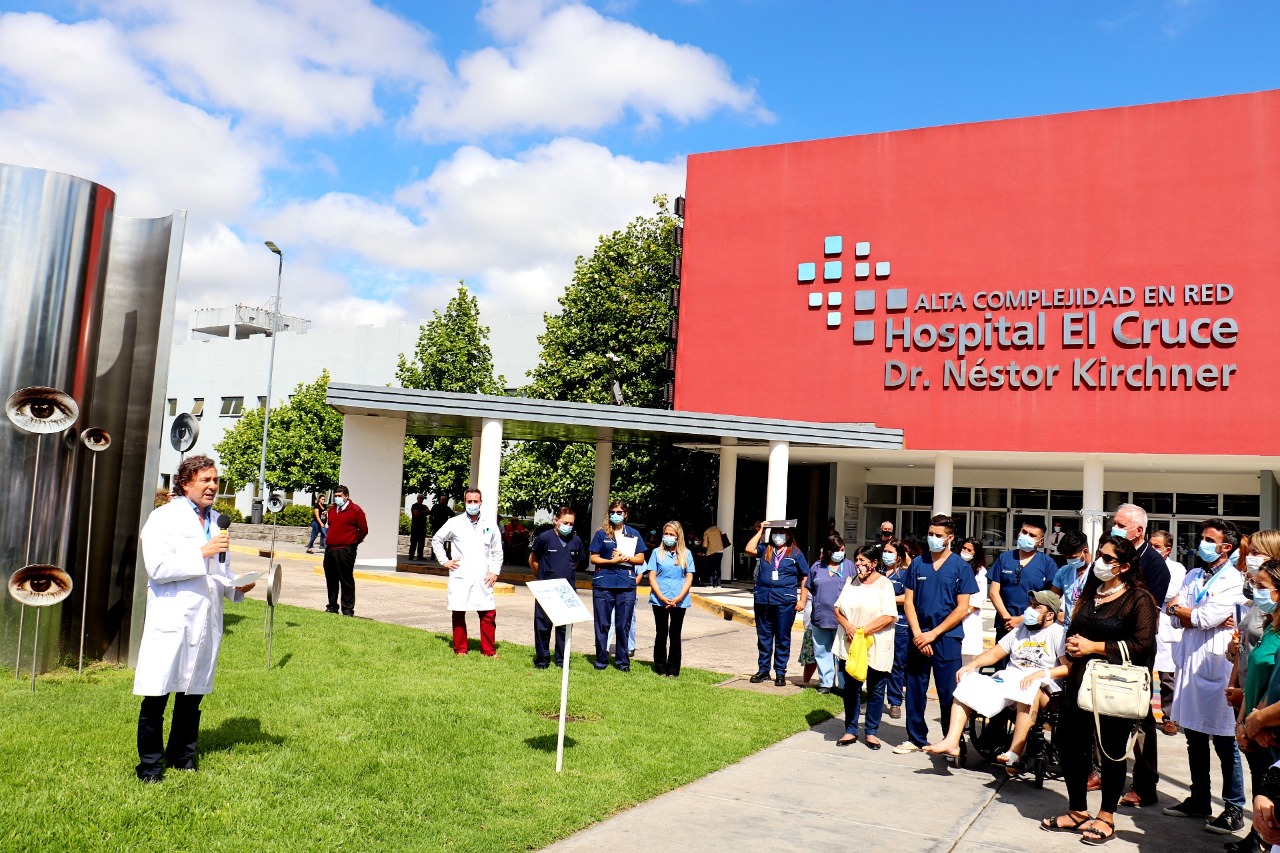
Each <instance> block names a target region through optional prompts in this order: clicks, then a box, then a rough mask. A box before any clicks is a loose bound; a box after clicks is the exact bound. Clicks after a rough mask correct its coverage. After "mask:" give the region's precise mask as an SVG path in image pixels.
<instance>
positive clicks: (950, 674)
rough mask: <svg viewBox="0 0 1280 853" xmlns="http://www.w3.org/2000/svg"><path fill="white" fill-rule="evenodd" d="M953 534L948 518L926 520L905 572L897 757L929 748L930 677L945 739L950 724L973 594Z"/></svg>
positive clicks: (974, 589)
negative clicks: (921, 546)
mask: <svg viewBox="0 0 1280 853" xmlns="http://www.w3.org/2000/svg"><path fill="white" fill-rule="evenodd" d="M955 531H956V526H955V521H954V520H952V518H951V516H949V515H935V516H934V517H933V518H931V519H930V520H929V535H928V538H927V541H928V552H927V553H925V554H921V555H920V556H919V557H916V558H915V559H914V560H912V561H911V565H910V567H909V568H908V569H907V581H906V601H905V609H906V612H907V624H908V625H910V628H911V646H910V648H909V649H908V650H907V678H906V682H907V683H906V688H907V739H906V740H905V741H903V742H902V743H901V744H899V745H898V746H897V747H896V748H895V749H894V750H893V751H894V752H895V753H898V754H902V753H907V752H917V751H919V750H920V748H921V747H923V746H924V745H925V744H927V743H929V727H928V725H927V724H926V723H925V720H924V712H925V706H926V705H927V704H928V701H929V697H928V690H929V673H930V672H932V673H933V684H934V687H935V688H936V689H937V691H938V705H939V706H941V712H942V733H943V735H944V736H945V735H946V733H947V726H948V723H949V722H950V720H951V696H952V694H953V693H954V692H955V687H956V672H957V671H959V669H960V665H961V659H960V646H961V642H962V641H963V640H964V627H963V625H962V623H963V622H964V617H965V616H966V615H968V613H969V596H971V595H975V594H976V593H977V592H978V583H977V581H976V580H975V579H974V577H973V570H972V569H970V568H969V565H968V563H966V562H965V561H964V560H962V559H960V557H959V556H958V555H957V554H955V553H954V552H952V550H951V541H952V540H953V539H954V538H955Z"/></svg>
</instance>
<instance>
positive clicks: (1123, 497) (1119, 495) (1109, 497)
mask: <svg viewBox="0 0 1280 853" xmlns="http://www.w3.org/2000/svg"><path fill="white" fill-rule="evenodd" d="M1127 503H1129V493H1128V492H1103V493H1102V506H1101V507H1092V506H1091V507H1089V509H1103V510H1106V511H1107V512H1115V511H1116V507H1118V506H1120V504H1127Z"/></svg>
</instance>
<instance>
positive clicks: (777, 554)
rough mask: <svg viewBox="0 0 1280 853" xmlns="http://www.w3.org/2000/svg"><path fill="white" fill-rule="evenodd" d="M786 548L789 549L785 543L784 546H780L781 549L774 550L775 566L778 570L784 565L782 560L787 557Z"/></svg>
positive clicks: (775, 569)
mask: <svg viewBox="0 0 1280 853" xmlns="http://www.w3.org/2000/svg"><path fill="white" fill-rule="evenodd" d="M786 550H787V549H786V546H785V545H784V546H783V547H781V548H779V549H777V550H776V551H774V552H773V568H774V571H777V570H778V569H779V568H781V567H782V561H783V560H784V559H786V556H787V554H786Z"/></svg>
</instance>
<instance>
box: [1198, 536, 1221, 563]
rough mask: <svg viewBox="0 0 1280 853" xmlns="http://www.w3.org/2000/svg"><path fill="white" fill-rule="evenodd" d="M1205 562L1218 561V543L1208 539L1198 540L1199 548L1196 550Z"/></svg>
mask: <svg viewBox="0 0 1280 853" xmlns="http://www.w3.org/2000/svg"><path fill="white" fill-rule="evenodd" d="M1196 554H1198V555H1199V557H1200V559H1202V560H1204V561H1205V562H1206V563H1216V562H1218V545H1217V543H1215V542H1210V541H1209V540H1208V539H1201V540H1200V550H1199V551H1197V552H1196Z"/></svg>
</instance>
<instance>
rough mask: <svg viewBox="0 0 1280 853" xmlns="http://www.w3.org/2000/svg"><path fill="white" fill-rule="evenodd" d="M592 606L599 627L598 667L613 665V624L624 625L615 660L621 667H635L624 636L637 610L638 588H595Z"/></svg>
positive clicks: (619, 637)
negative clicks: (611, 660)
mask: <svg viewBox="0 0 1280 853" xmlns="http://www.w3.org/2000/svg"><path fill="white" fill-rule="evenodd" d="M591 609H592V611H593V612H594V615H595V629H596V669H604V668H605V667H606V666H608V665H609V626H610V625H619V626H622V628H621V630H619V631H618V651H617V654H616V655H615V656H614V659H613V663H614V665H615V666H616V667H618V669H623V670H626V669H631V655H630V653H629V652H628V651H627V641H626V638H625V637H624V636H623V634H624V632H625V631H626V627H625V626H627V625H630V624H631V617H632V615H633V614H634V613H635V609H636V588H635V587H634V586H633V587H631V588H630V589H593V590H591Z"/></svg>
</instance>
